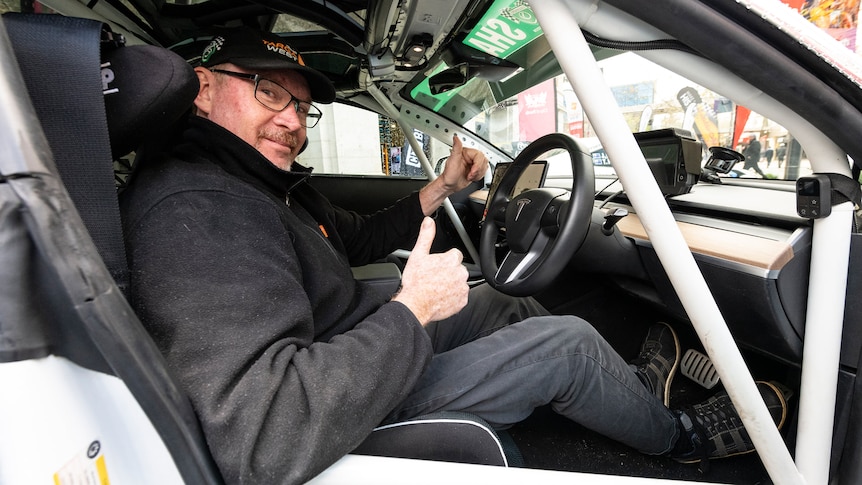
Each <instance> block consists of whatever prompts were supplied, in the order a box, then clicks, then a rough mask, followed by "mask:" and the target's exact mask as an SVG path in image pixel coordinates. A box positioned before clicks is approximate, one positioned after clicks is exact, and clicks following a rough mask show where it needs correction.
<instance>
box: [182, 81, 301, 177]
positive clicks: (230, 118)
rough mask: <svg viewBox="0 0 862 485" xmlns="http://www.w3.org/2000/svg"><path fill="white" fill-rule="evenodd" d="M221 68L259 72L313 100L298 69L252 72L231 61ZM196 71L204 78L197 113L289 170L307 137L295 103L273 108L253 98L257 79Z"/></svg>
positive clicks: (298, 94) (274, 163)
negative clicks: (281, 108) (294, 105)
mask: <svg viewBox="0 0 862 485" xmlns="http://www.w3.org/2000/svg"><path fill="white" fill-rule="evenodd" d="M218 68H219V69H224V70H226V71H234V72H241V73H247V74H259V75H260V76H261V77H265V78H267V79H270V80H272V81H275V82H276V83H278V84H280V85H282V86H283V87H284V88H285V89H287V90H288V91H289V92H290V93H291V94H292V95H293V96H294V97H296V98H298V99H300V100H303V101H310V100H311V93H310V91H309V88H308V83H307V82H306V81H305V78H304V77H303V76H302V75H301V74H299V73H297V72H295V71H291V70H282V71H264V70H261V71H250V70H247V69H243V68H240V67H237V66H234V65H232V64H224V65H221V66H218ZM196 71H197V72H198V78H199V79H200V81H201V90H200V92H199V93H198V97H197V98H196V99H195V106H197V108H198V114H199V115H200V116H203V117H204V118H207V119H209V120H210V121H212V122H214V123H216V124H219V125H221V126H222V127H223V128H225V129H227V130H228V131H230V132H232V133H233V134H235V135H237V136H238V137H240V138H242V139H243V140H244V141H245V142H246V143H248V144H249V145H251V146H253V147H255V148H256V149H257V150H258V151H259V152H260V153H261V154H262V155H263V156H264V157H266V159H267V160H269V161H270V163H272V164H273V165H275V166H276V167H278V168H280V169H282V170H290V166H291V164H292V163H293V161H294V159H296V156H297V155H298V152H299V149H300V148H301V147H302V144H303V142H304V141H305V136H306V132H305V128H304V127H303V126H302V124H301V122H300V119H299V117H298V116H297V114H296V111H295V110H294V108H293V107H292V105H291V106H288V107H287V108H285V109H284V110H282V111H278V112H276V111H272V110H271V109H268V108H266V107H265V106H263V105H261V104H260V103H259V102H258V101H257V100H256V99H255V98H254V82H252V81H251V80H246V79H240V78H236V77H233V76H229V75H226V74H222V73H214V72H212V71H210V70H209V69H206V68H202V67H199V68H197V69H196Z"/></svg>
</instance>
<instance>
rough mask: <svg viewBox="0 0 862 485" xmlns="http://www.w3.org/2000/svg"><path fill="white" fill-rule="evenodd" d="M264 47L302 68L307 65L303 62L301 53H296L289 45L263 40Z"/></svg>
mask: <svg viewBox="0 0 862 485" xmlns="http://www.w3.org/2000/svg"><path fill="white" fill-rule="evenodd" d="M263 45H265V46H266V48H267V50H269V51H272V52H275V53H277V54H281V55H283V56H285V57H287V58H290V59H291V60H293V61H294V62H296V63H297V64H299V65H300V66H304V65H305V62H303V61H302V56H300V55H299V52H296V51H295V50H294V49H293V48H292V47H290V46H289V45H287V44H282V43H281V42H272V41H270V40H266V39H263Z"/></svg>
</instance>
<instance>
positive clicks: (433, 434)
mask: <svg viewBox="0 0 862 485" xmlns="http://www.w3.org/2000/svg"><path fill="white" fill-rule="evenodd" d="M3 24H4V25H5V29H6V30H7V32H8V34H9V37H10V38H11V40H12V46H13V49H14V52H15V56H16V57H17V59H18V64H19V65H20V67H21V72H22V75H23V77H24V81H25V84H26V86H27V88H28V91H29V92H30V93H31V102H32V103H33V105H34V108H35V110H36V114H37V116H38V118H39V122H40V123H41V125H42V129H43V130H44V132H45V135H46V138H47V140H48V143H49V145H50V147H51V150H52V152H53V154H54V161H55V163H56V169H57V170H56V171H57V172H59V175H60V178H61V180H62V185H63V186H65V190H66V191H67V192H68V195H69V197H70V202H71V203H72V204H74V207H72V206H71V205H68V204H69V203H68V202H67V199H65V196H64V195H63V194H62V192H63V190H62V187H60V186H59V185H58V187H57V189H58V190H56V192H58V193H59V195H58V200H57V204H58V205H59V206H61V207H60V210H59V211H58V212H59V213H60V214H66V215H68V219H67V220H66V221H65V222H64V223H63V224H65V226H66V229H64V230H63V231H61V232H63V236H64V237H69V238H70V239H69V240H67V241H66V240H64V241H62V242H61V243H60V244H61V246H62V245H65V244H68V245H70V246H73V249H75V250H76V252H77V255H78V256H80V257H79V258H74V259H75V260H74V261H68V260H67V259H66V258H65V255H67V254H69V251H68V249H69V247H65V248H64V250H66V251H64V252H59V251H55V252H53V253H52V251H51V250H50V244H49V243H50V242H53V241H49V242H45V241H47V240H49V239H52V238H53V237H55V232H56V231H57V228H56V227H44V228H43V229H44V230H43V231H42V232H41V233H40V232H39V231H35V233H34V234H32V235H31V237H32V238H33V239H34V240H35V241H36V246H38V247H39V249H40V251H41V253H42V257H43V259H45V260H46V266H47V267H48V270H43V271H39V277H40V278H42V279H44V281H36V282H33V286H34V287H44V288H47V287H50V288H56V289H57V291H56V292H45V291H40V292H38V293H39V295H40V296H42V297H45V298H46V299H51V300H52V301H51V302H50V303H49V304H47V305H46V308H47V309H46V310H45V311H46V312H48V313H52V315H51V316H49V317H47V318H46V320H50V321H51V322H50V323H45V324H44V325H43V327H44V328H43V330H44V332H43V333H44V335H35V334H34V335H31V336H30V337H29V338H28V339H27V340H26V342H27V348H24V349H22V348H6V347H4V345H6V344H5V343H4V342H3V341H2V339H0V364H2V363H3V362H7V361H8V360H4V356H11V357H9V358H8V359H10V360H14V359H19V360H26V359H34V358H42V357H45V356H46V355H58V356H62V357H64V358H67V359H69V360H70V361H71V362H73V363H74V364H76V365H77V366H80V367H82V368H84V369H87V370H91V371H94V372H96V373H102V374H106V375H109V376H115V377H117V378H119V379H120V380H121V381H122V384H123V385H125V387H127V388H128V392H129V393H130V394H131V396H132V397H133V399H134V401H135V402H136V403H137V405H138V406H140V408H141V410H142V411H143V412H144V413H145V415H146V418H147V419H148V420H149V423H150V424H149V425H150V426H152V427H153V428H154V429H155V431H156V432H157V433H158V436H159V437H160V438H161V441H162V442H163V443H164V446H165V447H166V448H167V451H168V452H169V453H170V457H171V458H172V459H173V462H174V464H175V465H176V467H177V470H178V472H179V474H180V475H181V476H182V479H183V481H185V482H186V483H221V482H222V478H221V475H220V473H219V471H218V468H217V467H216V465H215V463H214V461H213V459H212V457H211V456H210V453H209V450H208V448H207V445H206V441H205V439H204V436H203V433H202V430H201V429H200V424H199V422H198V420H197V418H196V416H195V413H194V410H193V409H192V407H191V404H190V402H189V400H188V398H187V397H186V396H185V395H184V394H183V393H182V391H181V390H180V388H179V386H178V385H177V383H176V381H175V380H174V378H173V376H172V375H171V374H170V372H169V371H168V370H167V367H166V364H165V362H164V360H163V358H162V356H161V354H160V353H159V351H158V349H157V347H156V345H155V343H154V342H153V341H152V339H151V338H150V337H149V335H148V334H147V333H146V331H145V330H144V328H143V326H142V325H141V323H140V321H139V320H138V319H137V317H136V316H135V315H134V313H133V311H132V309H131V307H130V306H129V304H128V302H127V300H126V298H125V295H124V293H125V292H126V291H127V290H128V268H127V263H126V259H125V249H124V246H123V241H122V226H121V223H120V216H119V208H118V201H117V193H116V185H115V181H114V171H113V160H114V159H116V158H117V157H119V156H121V155H125V154H126V153H127V152H129V151H131V150H134V149H135V148H137V147H139V146H140V145H141V143H142V142H143V141H144V140H145V139H146V138H148V137H153V136H156V135H158V134H159V132H160V131H161V130H163V129H164V128H165V127H168V126H170V125H171V124H172V123H174V122H175V121H176V120H178V119H179V118H180V117H181V116H182V115H183V114H184V113H185V112H186V111H187V109H188V108H189V107H190V106H191V102H192V99H193V98H194V95H195V94H196V92H197V77H196V76H195V75H194V73H193V71H192V70H191V68H190V67H189V66H188V64H186V63H185V62H184V61H183V60H182V59H181V58H180V57H178V56H176V55H175V54H173V53H170V52H169V51H167V50H164V49H161V48H156V47H151V46H123V42H122V41H120V39H119V36H117V35H115V34H113V33H111V32H110V29H108V28H107V26H105V25H103V24H101V23H100V22H95V21H91V20H86V19H76V18H69V17H62V16H56V15H22V14H7V15H4V16H3ZM0 34H2V29H0ZM44 46H51V48H50V49H46V48H44ZM100 65H101V75H96V72H97V71H96V70H97V69H99V66H100ZM54 179H55V177H53V176H50V175H49V176H48V177H47V178H46V181H45V183H47V184H50V183H52V180H54ZM54 183H56V182H54ZM64 205H68V206H64ZM74 209H77V213H78V214H80V218H81V221H82V222H83V226H84V227H86V229H87V233H88V234H83V233H80V231H78V227H80V224H78V223H76V220H75V218H76V216H75V214H74V213H75V210H74ZM49 226H50V224H49ZM32 231H33V229H31V232H32ZM88 239H90V240H91V241H92V244H90V241H88ZM93 247H94V248H95V249H96V251H94V250H93V249H91V248H93ZM21 272H22V273H24V272H25V269H24V268H22V271H21ZM29 290H30V288H29V287H26V286H25V287H24V288H23V289H22V293H25V292H27V291H29ZM44 293H49V294H44ZM25 323H26V321H25V320H23V319H22V324H21V325H22V328H23V325H24V324H25ZM3 330H4V331H5V330H6V329H3ZM13 330H14V329H13ZM23 332H31V333H32V332H35V330H32V329H23V330H22V333H23ZM12 345H13V346H14V345H15V344H14V343H13V344H12ZM34 349H35V350H34ZM123 424H125V423H123ZM450 444H451V446H450ZM507 450H509V451H508V453H509V456H507V454H506V453H507ZM357 452H359V453H365V454H375V455H382V456H396V457H405V458H425V459H438V460H448V461H457V462H463V463H480V464H494V465H503V466H507V465H511V464H518V461H519V459H518V457H519V455H518V454H517V451H516V449H515V448H513V447H512V445H511V444H505V443H504V442H503V441H501V440H500V438H499V437H498V435H497V434H496V433H495V432H494V430H492V429H491V428H490V427H489V426H488V425H487V424H485V423H484V422H482V421H481V420H480V419H478V418H476V417H475V416H470V415H458V416H452V415H437V416H430V417H423V418H422V419H417V420H414V421H410V422H409V423H396V424H394V425H389V426H385V427H381V428H378V430H376V431H375V432H374V433H372V435H371V437H370V438H369V440H368V441H366V443H364V444H363V445H362V446H360V449H359V450H358V451H357ZM129 459H130V460H134V459H135V457H134V456H132V457H130V458H129Z"/></svg>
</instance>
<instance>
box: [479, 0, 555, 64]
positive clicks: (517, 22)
mask: <svg viewBox="0 0 862 485" xmlns="http://www.w3.org/2000/svg"><path fill="white" fill-rule="evenodd" d="M540 35H542V28H541V27H539V22H538V20H536V16H535V15H534V14H533V10H532V9H531V8H530V5H529V4H528V3H527V2H526V1H524V0H497V1H495V2H494V3H493V4H492V5H491V7H490V8H489V9H488V11H487V12H485V16H484V17H482V20H480V21H479V23H478V24H476V27H475V28H474V29H473V30H472V31H471V32H470V34H468V35H467V37H466V38H465V39H464V44H467V45H468V46H470V47H473V48H474V49H478V50H480V51H482V52H484V53H486V54H490V55H492V56H496V57H501V58H503V59H505V58H506V57H508V56H510V55H511V54H512V53H513V52H515V51H517V50H518V49H520V48H521V47H523V46H525V45H527V44H529V43H530V42H531V41H532V40H533V39H535V38H536V37H539V36H540Z"/></svg>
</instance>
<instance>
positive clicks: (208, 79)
mask: <svg viewBox="0 0 862 485" xmlns="http://www.w3.org/2000/svg"><path fill="white" fill-rule="evenodd" d="M195 74H197V75H198V82H199V83H200V90H199V91H198V95H197V97H196V98H195V107H196V108H197V114H198V115H200V116H203V117H204V118H206V117H207V116H208V115H209V113H210V109H211V108H212V84H213V81H214V79H213V73H212V71H210V70H209V69H207V68H205V67H196V68H195Z"/></svg>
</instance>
